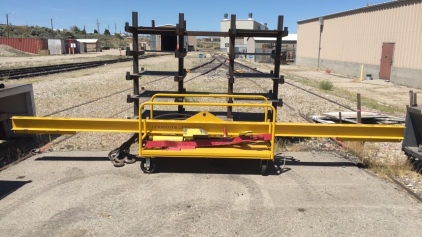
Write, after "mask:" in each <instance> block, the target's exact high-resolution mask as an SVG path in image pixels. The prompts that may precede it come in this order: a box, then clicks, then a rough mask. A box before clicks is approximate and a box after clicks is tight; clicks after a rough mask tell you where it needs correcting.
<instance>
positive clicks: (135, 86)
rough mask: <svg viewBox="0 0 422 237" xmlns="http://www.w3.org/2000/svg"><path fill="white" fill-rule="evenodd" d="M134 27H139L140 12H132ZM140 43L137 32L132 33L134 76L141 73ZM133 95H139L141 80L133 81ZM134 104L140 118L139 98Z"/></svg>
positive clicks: (135, 113)
mask: <svg viewBox="0 0 422 237" xmlns="http://www.w3.org/2000/svg"><path fill="white" fill-rule="evenodd" d="M132 26H133V27H138V12H132ZM138 41H139V39H138V32H137V31H135V32H133V33H132V45H133V51H134V52H136V53H135V54H133V74H138V73H139V57H138V54H137V53H138V50H139V49H138V45H139V44H138ZM133 95H135V96H137V95H139V78H135V79H133ZM133 103H134V104H133V106H134V107H133V114H134V116H135V117H136V116H139V98H138V99H135V101H134V102H133Z"/></svg>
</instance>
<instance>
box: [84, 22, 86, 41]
mask: <svg viewBox="0 0 422 237" xmlns="http://www.w3.org/2000/svg"><path fill="white" fill-rule="evenodd" d="M84 34H85V39H86V30H85V25H84Z"/></svg>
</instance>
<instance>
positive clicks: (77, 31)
mask: <svg viewBox="0 0 422 237" xmlns="http://www.w3.org/2000/svg"><path fill="white" fill-rule="evenodd" d="M70 30H71V31H73V32H75V34H79V33H81V30H80V29H79V27H77V26H71V27H70Z"/></svg>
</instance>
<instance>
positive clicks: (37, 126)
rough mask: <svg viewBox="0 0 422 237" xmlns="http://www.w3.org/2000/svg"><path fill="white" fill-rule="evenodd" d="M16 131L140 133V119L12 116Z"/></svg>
mask: <svg viewBox="0 0 422 237" xmlns="http://www.w3.org/2000/svg"><path fill="white" fill-rule="evenodd" d="M12 127H13V128H12V130H13V131H14V132H16V133H38V134H42V133H47V134H48V133H49V134H67V133H75V132H118V133H138V132H139V121H138V120H131V119H96V118H52V117H49V118H47V117H22V116H13V117H12Z"/></svg>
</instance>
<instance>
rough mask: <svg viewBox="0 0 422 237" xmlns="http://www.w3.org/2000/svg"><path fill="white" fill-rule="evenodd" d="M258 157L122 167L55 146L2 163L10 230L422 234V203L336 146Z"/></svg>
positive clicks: (1, 188)
mask: <svg viewBox="0 0 422 237" xmlns="http://www.w3.org/2000/svg"><path fill="white" fill-rule="evenodd" d="M280 157H286V166H285V169H284V170H283V172H282V173H281V174H277V173H276V172H273V173H272V175H270V176H261V175H259V169H258V166H259V162H258V161H248V160H218V159H211V160H209V159H169V160H159V168H160V172H159V173H157V174H151V175H147V174H143V173H142V172H141V171H140V169H139V162H137V163H136V164H132V165H125V166H124V167H122V168H115V167H113V166H112V164H111V163H110V162H109V161H108V159H107V152H88V151H85V152H77V151H75V152H51V153H45V154H41V155H37V156H34V157H32V158H30V159H28V160H26V161H23V162H21V163H19V164H18V165H16V166H13V167H10V168H8V169H6V170H4V171H2V172H0V233H2V234H1V235H2V236H420V230H421V229H422V205H421V204H420V203H418V202H417V201H415V200H414V199H412V198H411V197H410V196H408V195H407V194H406V193H404V192H403V191H402V190H400V189H399V188H398V187H396V186H395V185H394V184H392V183H389V182H387V181H385V180H382V179H379V178H377V177H375V176H373V175H371V174H369V173H368V172H367V171H366V170H362V169H359V168H357V167H356V166H355V165H354V164H353V163H351V162H349V161H347V160H345V159H343V158H340V157H336V156H334V155H332V154H329V153H319V152H316V153H311V152H297V153H285V154H283V156H279V159H278V163H276V164H277V165H282V163H283V162H282V161H283V160H282V159H281V158H280Z"/></svg>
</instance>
